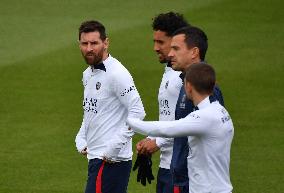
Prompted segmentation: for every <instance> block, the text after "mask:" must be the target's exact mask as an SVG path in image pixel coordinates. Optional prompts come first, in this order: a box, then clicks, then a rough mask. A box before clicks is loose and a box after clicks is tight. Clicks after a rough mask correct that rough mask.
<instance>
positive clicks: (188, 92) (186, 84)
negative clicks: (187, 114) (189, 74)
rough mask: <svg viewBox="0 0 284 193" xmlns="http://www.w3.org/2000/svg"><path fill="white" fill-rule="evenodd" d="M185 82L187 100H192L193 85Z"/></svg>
mask: <svg viewBox="0 0 284 193" xmlns="http://www.w3.org/2000/svg"><path fill="white" fill-rule="evenodd" d="M184 82H185V84H184V89H185V92H186V96H187V98H189V99H190V98H191V93H192V85H191V84H190V82H188V81H187V80H185V81H184Z"/></svg>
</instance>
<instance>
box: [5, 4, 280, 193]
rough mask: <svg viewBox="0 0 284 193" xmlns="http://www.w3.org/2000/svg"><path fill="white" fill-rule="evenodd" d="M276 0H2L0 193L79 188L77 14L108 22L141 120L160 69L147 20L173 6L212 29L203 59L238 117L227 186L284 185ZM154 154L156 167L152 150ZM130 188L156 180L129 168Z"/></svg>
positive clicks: (153, 114) (238, 191)
mask: <svg viewBox="0 0 284 193" xmlns="http://www.w3.org/2000/svg"><path fill="white" fill-rule="evenodd" d="M283 6H284V3H283V1H280V0H272V1H265V0H259V1H256V0H254V1H253V0H240V1H234V0H200V1H192V0H188V1H186V0H176V1H166V0H164V1H163V0H155V1H147V2H142V1H130V0H124V1H122V0H117V1H110V0H105V1H85V0H82V1H71V0H61V1H56V0H49V1H44V0H29V1H28V0H22V1H20V0H9V1H8V0H1V6H0V24H1V25H0V85H1V86H0V147H1V149H0V193H79V192H83V190H84V186H85V181H86V175H87V161H86V159H85V158H84V157H82V156H80V155H79V154H78V153H77V152H76V149H75V143H74V138H75V135H76V133H77V130H78V129H79V127H80V124H81V119H82V107H81V100H82V91H83V88H82V84H81V76H82V72H83V70H84V69H85V68H86V67H87V66H86V65H85V63H84V61H83V59H82V57H81V54H80V52H79V49H78V44H77V42H76V41H77V38H78V37H77V36H78V35H77V33H78V32H77V30H78V27H79V25H80V23H81V22H82V21H83V20H86V19H97V20H100V21H101V22H102V23H104V24H105V26H106V28H107V30H108V34H109V37H110V41H111V45H110V46H111V49H110V52H111V54H112V55H113V56H114V57H116V58H118V59H119V60H120V61H121V62H122V63H123V64H124V65H125V66H126V67H127V68H128V69H129V71H130V72H131V73H132V75H133V78H134V80H135V83H136V86H137V87H138V89H139V92H140V94H141V97H142V100H143V103H144V106H145V109H146V112H147V117H146V119H148V120H156V119H157V117H158V106H157V92H158V87H159V84H160V79H161V76H162V73H163V68H162V66H161V65H160V64H159V63H158V61H157V58H156V55H155V53H154V52H153V48H152V47H153V43H152V29H151V21H152V20H151V19H152V18H153V17H154V16H155V15H156V14H158V13H161V12H166V11H171V10H172V11H178V12H180V13H183V14H184V15H185V17H186V18H187V19H188V20H189V21H190V23H192V24H193V25H197V26H199V27H201V28H202V29H204V31H206V33H207V35H208V37H209V50H208V54H207V61H208V62H209V63H210V64H212V65H213V66H214V67H215V68H216V71H217V77H218V83H219V85H220V86H221V88H222V91H223V94H224V97H225V103H226V107H227V109H228V110H229V111H230V113H231V116H232V118H233V121H234V125H235V136H234V141H233V145H232V152H231V180H232V183H233V186H234V192H235V193H281V192H283V191H284V185H283V184H284V164H283V163H284V161H283V160H284V152H283V150H284V132H283V131H284V128H283V127H284V121H283V118H284V78H283V76H284V65H283V60H284V41H283V39H284V25H283V24H284V12H283V10H282V8H283ZM141 137H142V136H135V141H137V140H138V139H141ZM153 159H154V172H155V173H156V171H157V167H158V162H159V157H158V154H157V155H156V156H154V157H153ZM155 182H156V181H155ZM128 192H129V193H155V183H154V184H152V185H150V186H146V187H142V185H140V184H138V183H136V173H135V172H134V173H132V174H131V179H130V182H129V188H128Z"/></svg>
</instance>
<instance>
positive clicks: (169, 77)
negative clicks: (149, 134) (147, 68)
mask: <svg viewBox="0 0 284 193" xmlns="http://www.w3.org/2000/svg"><path fill="white" fill-rule="evenodd" d="M180 73H181V72H178V71H174V70H173V69H172V68H171V67H169V66H165V72H164V74H163V78H162V81H161V84H160V88H159V95H158V101H159V121H174V120H175V109H176V104H177V99H178V96H179V91H180V88H181V87H182V85H183V84H182V80H181V78H180V77H179V75H180ZM156 144H157V146H158V147H159V148H160V153H161V155H160V165H159V167H160V168H165V169H170V165H171V160H172V153H173V144H174V139H173V138H163V137H157V138H156Z"/></svg>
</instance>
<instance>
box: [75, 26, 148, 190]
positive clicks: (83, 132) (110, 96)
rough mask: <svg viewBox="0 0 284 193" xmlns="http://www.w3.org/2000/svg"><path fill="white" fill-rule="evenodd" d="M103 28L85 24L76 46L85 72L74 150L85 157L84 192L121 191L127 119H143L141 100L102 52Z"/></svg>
mask: <svg viewBox="0 0 284 193" xmlns="http://www.w3.org/2000/svg"><path fill="white" fill-rule="evenodd" d="M108 46H109V40H108V38H107V36H106V32H105V27H104V26H103V25H102V24H101V23H100V22H98V21H85V22H83V23H82V24H81V26H80V28H79V47H80V50H81V53H82V56H83V57H84V59H85V61H86V63H87V64H88V65H89V66H88V68H87V69H86V70H85V71H84V72H83V80H82V81H83V85H84V99H83V110H84V116H83V122H82V125H81V128H80V130H79V132H78V134H77V136H76V139H75V142H76V147H77V150H78V151H79V152H80V153H81V154H83V155H87V158H88V164H89V165H88V180H87V185H86V189H85V193H101V192H103V193H126V192H127V184H128V180H129V175H130V171H131V165H132V161H131V159H132V140H131V137H132V132H131V131H129V130H128V126H127V125H126V119H127V118H138V119H143V118H144V116H145V112H144V108H143V105H142V101H141V99H140V96H139V94H138V91H137V90H136V87H135V85H134V82H133V79H132V77H131V75H130V73H129V72H128V71H127V69H126V68H125V67H124V66H123V65H122V64H121V63H120V62H119V61H118V60H117V59H115V58H114V57H112V56H111V55H110V54H109V53H108Z"/></svg>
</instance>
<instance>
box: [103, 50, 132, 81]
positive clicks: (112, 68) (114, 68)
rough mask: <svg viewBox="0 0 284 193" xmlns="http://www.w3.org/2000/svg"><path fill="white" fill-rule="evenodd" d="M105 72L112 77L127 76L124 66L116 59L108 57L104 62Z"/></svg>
mask: <svg viewBox="0 0 284 193" xmlns="http://www.w3.org/2000/svg"><path fill="white" fill-rule="evenodd" d="M104 64H105V68H106V71H107V72H108V73H110V74H111V75H113V76H121V75H125V74H129V72H128V70H127V69H126V68H125V66H124V65H123V64H122V63H121V62H120V61H119V60H117V59H116V58H114V57H112V56H111V55H109V57H108V58H107V59H106V60H105V61H104Z"/></svg>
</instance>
